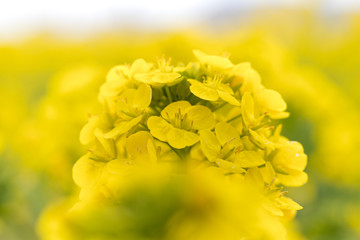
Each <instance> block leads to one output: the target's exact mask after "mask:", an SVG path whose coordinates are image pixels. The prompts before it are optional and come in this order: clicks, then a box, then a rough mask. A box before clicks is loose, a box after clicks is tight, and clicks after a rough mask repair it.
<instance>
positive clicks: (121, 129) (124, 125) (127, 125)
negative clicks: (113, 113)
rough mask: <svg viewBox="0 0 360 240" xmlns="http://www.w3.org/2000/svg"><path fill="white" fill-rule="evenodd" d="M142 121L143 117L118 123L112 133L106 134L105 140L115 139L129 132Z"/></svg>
mask: <svg viewBox="0 0 360 240" xmlns="http://www.w3.org/2000/svg"><path fill="white" fill-rule="evenodd" d="M141 119H142V115H140V116H138V117H136V118H134V119H132V120H130V121H122V122H120V123H118V124H117V125H116V126H115V127H114V128H113V129H112V130H111V131H109V132H107V133H105V134H104V137H105V138H115V137H117V136H119V135H121V134H124V133H126V132H128V131H129V130H130V129H131V128H132V127H134V126H135V125H137V124H138V123H139V122H140V121H141Z"/></svg>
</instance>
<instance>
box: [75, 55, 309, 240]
mask: <svg viewBox="0 0 360 240" xmlns="http://www.w3.org/2000/svg"><path fill="white" fill-rule="evenodd" d="M194 54H195V56H196V57H197V59H198V62H194V63H189V64H188V65H186V67H181V66H184V65H178V66H179V67H174V66H171V65H170V61H165V60H164V58H163V59H160V60H159V61H158V67H157V68H154V67H153V66H154V65H153V64H151V63H146V62H145V61H144V60H141V59H140V60H137V61H135V62H134V63H133V64H132V65H131V66H126V65H120V66H117V67H116V68H115V69H112V70H110V73H109V74H108V79H107V82H106V83H105V84H104V85H103V87H102V88H101V91H100V96H102V97H100V100H101V102H102V104H103V105H104V110H103V113H101V114H100V115H93V116H91V117H90V119H89V122H88V123H87V124H86V125H85V126H84V127H83V129H82V131H81V133H80V141H81V142H82V144H84V145H85V146H86V148H87V149H88V152H87V153H86V154H85V155H84V156H83V157H81V158H80V159H79V160H78V162H77V163H76V164H75V166H74V168H73V178H74V181H75V182H76V184H77V185H78V186H80V187H81V193H80V202H79V203H78V204H76V205H75V206H74V207H73V209H72V212H74V213H75V212H77V213H76V214H80V215H81V217H80V218H78V217H75V220H74V219H73V220H71V221H77V220H76V219H78V220H79V219H81V221H85V222H86V221H90V223H91V224H92V223H94V222H93V220H91V219H96V216H99V217H100V218H102V217H104V221H105V222H106V221H107V220H106V219H110V220H109V221H112V220H115V219H118V220H119V221H123V219H122V218H123V217H125V215H122V214H123V213H124V212H118V210H114V213H112V214H111V215H106V214H105V215H102V214H103V213H105V212H106V211H107V210H106V209H112V207H113V206H116V208H117V207H121V209H123V208H125V209H126V208H128V207H129V206H124V205H122V204H124V197H125V198H126V196H130V195H131V196H133V195H132V194H133V193H135V192H136V191H137V190H136V189H137V187H135V185H136V186H145V185H147V183H145V182H147V181H148V182H149V184H150V185H151V186H150V185H149V190H147V191H153V193H151V196H152V197H155V198H156V199H157V200H156V202H157V201H160V202H161V201H168V200H169V199H168V200H166V199H163V200H162V196H164V195H163V194H162V190H161V189H163V188H165V189H168V188H169V186H170V188H171V189H173V190H172V191H173V194H175V195H174V196H176V197H174V196H172V197H171V199H172V200H171V201H170V200H169V201H170V202H169V203H168V204H170V205H167V206H172V207H170V208H164V209H162V210H161V211H165V212H166V211H168V212H166V214H165V213H164V214H165V215H164V216H163V217H164V218H162V223H161V224H160V227H161V229H162V230H161V232H162V234H161V236H158V235H156V236H157V237H159V238H160V239H219V238H220V236H222V237H221V238H222V239H234V237H235V236H237V237H239V236H240V237H241V238H244V239H248V238H249V239H264V238H265V239H285V228H284V227H283V223H282V222H283V221H285V220H288V219H289V218H291V217H293V216H294V214H295V213H296V211H297V210H299V209H301V206H300V205H299V204H297V203H296V202H294V201H293V200H291V199H290V198H288V197H286V196H284V195H285V193H286V191H284V190H283V188H284V186H300V185H302V184H304V183H305V182H306V180H307V176H306V174H305V173H304V172H303V171H304V168H305V166H306V162H307V159H306V155H305V154H304V153H303V149H302V146H301V145H300V144H299V143H297V142H290V141H289V140H287V139H285V138H284V137H282V136H281V135H280V133H281V127H277V128H276V126H275V125H274V124H273V121H272V120H273V119H278V118H284V117H287V116H288V114H287V113H286V112H285V110H286V103H285V102H284V100H283V99H282V97H281V95H280V94H279V93H278V92H276V91H274V90H271V89H266V88H265V87H264V86H263V85H262V84H261V82H260V77H259V76H258V74H257V73H256V71H255V70H253V69H252V68H251V66H250V64H248V63H241V64H238V65H234V64H232V63H231V61H230V60H229V59H228V58H227V57H221V56H212V55H207V54H205V53H202V52H200V51H198V50H195V51H194ZM202 80H203V82H201V81H202ZM109 82H114V83H111V84H109ZM115 82H116V83H115ZM112 84H114V85H112ZM305 176H306V177H305ZM144 181H145V182H144ZM174 181H175V182H174ZM197 182H202V183H203V184H200V185H199V184H198V183H197ZM139 184H140V185H139ZM144 184H145V185H144ZM164 184H165V185H164ZM167 184H169V185H167ZM156 186H158V187H156ZM215 186H216V187H215ZM221 186H222V187H223V188H224V189H221V188H222V187H221ZM134 187H135V190H134V189H133V188H134ZM141 188H142V187H141ZM186 189H188V190H186ZM134 191H135V192H134ZM188 191H190V192H188ZM237 191H238V193H239V194H238V193H235V192H237ZM200 193H203V194H200ZM240 193H241V194H240ZM129 194H130V195H129ZM139 194H143V192H141V191H140V192H139ZM144 194H145V193H144ZM146 194H147V193H146ZM146 194H145V195H146ZM159 194H160V195H159ZM145 195H144V196H145ZM181 196H182V197H181ZM184 196H185V198H183V197H184ZM243 196H247V197H246V198H244V197H243ZM165 197H169V196H165ZM152 199H153V198H152ZM174 199H178V200H177V201H175V200H174ZM151 201H153V200H151ZM94 202H95V205H96V204H97V203H99V204H100V205H101V207H100V208H97V207H96V209H97V210H95V211H90V212H91V213H89V214H85V215H84V213H85V212H86V211H89V209H92V208H93V209H95V208H94ZM111 203H113V204H111ZM109 204H110V205H109ZM114 204H115V205H114ZM119 204H120V205H119ZM164 204H165V202H164ZM171 204H174V205H171ZM242 204H243V205H242ZM137 207H140V205H139V206H137ZM149 207H150V206H149ZM234 209H235V210H237V211H234ZM98 210H99V211H98ZM133 210H135V212H136V215H134V216H136V217H135V219H137V217H138V216H141V214H142V213H139V212H138V210H137V209H134V208H133ZM104 211H105V212H104ZM122 211H123V210H122ZM126 211H128V210H126ZM126 211H125V212H126ZM131 211H132V210H131ZM195 213H196V214H195ZM76 214H75V215H76ZM113 214H115V215H113ZM222 214H225V215H226V218H227V219H228V220H226V225H223V224H221V222H222V221H223V220H225V219H222V217H221V216H222ZM156 217H157V215H151V216H150V217H147V218H145V219H143V220H142V221H145V222H142V223H140V222H137V221H134V222H133V224H134V225H133V227H139V226H141V224H144V223H145V224H151V222H153V221H155V220H154V219H155V218H156ZM111 219H112V220H111ZM118 220H116V221H118ZM111 224H113V223H111ZM75 225H76V224H75ZM80 225H81V226H82V227H81V228H80V229H81V230H79V231H80V234H85V235H84V236H86V234H88V232H87V231H89V229H88V228H87V227H85V226H84V225H82V224H80ZM80 225H79V226H80ZM95 225H96V227H97V229H98V230H99V231H100V233H99V234H100V235H101V234H102V233H101V232H102V231H103V234H105V235H106V234H108V233H109V232H108V230H110V232H112V230H111V229H109V228H107V227H106V226H105V225H104V226H103V225H102V224H100V225H97V224H95ZM95 225H94V226H95ZM124 226H125V225H124ZM215 226H217V228H216V227H215ZM241 226H247V227H241ZM82 231H83V232H82ZM129 231H130V232H129ZM114 234H115V236H117V237H124V236H126V237H129V236H131V237H133V238H134V239H138V237H139V236H137V237H134V236H135V235H136V234H138V233H135V232H131V228H130V229H128V228H123V229H120V230H119V231H117V232H116V233H114ZM132 234H135V235H132ZM148 234H149V235H145V237H150V238H151V236H152V235H151V234H150V233H148ZM226 234H227V235H226ZM215 236H216V237H215ZM152 237H154V236H152ZM109 239H112V238H109Z"/></svg>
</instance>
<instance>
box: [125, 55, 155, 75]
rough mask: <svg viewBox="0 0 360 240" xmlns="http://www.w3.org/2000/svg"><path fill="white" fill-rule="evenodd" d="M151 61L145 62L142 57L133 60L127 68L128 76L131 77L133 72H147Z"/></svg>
mask: <svg viewBox="0 0 360 240" xmlns="http://www.w3.org/2000/svg"><path fill="white" fill-rule="evenodd" d="M152 66H153V65H152V64H151V63H147V62H146V61H145V60H144V59H142V58H140V59H137V60H135V61H134V62H133V64H132V65H131V68H130V70H129V77H130V78H132V77H134V76H135V74H138V73H145V72H148V71H149V70H150V69H151V68H152Z"/></svg>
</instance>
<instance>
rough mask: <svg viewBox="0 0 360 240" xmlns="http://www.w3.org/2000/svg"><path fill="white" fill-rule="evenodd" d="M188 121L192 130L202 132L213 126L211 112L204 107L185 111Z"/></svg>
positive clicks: (198, 106)
mask: <svg viewBox="0 0 360 240" xmlns="http://www.w3.org/2000/svg"><path fill="white" fill-rule="evenodd" d="M186 113H187V117H188V120H189V121H192V129H196V130H202V129H209V128H212V127H213V126H214V123H215V119H214V116H213V114H212V112H211V110H210V109H209V108H207V107H205V106H200V105H196V106H192V107H190V108H188V109H187V111H186Z"/></svg>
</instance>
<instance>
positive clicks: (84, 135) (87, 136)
mask: <svg viewBox="0 0 360 240" xmlns="http://www.w3.org/2000/svg"><path fill="white" fill-rule="evenodd" d="M98 122H99V117H98V116H92V117H91V118H90V119H89V122H88V123H87V124H85V126H84V127H83V128H82V129H81V131H80V142H81V144H83V145H87V144H89V143H90V142H92V141H94V140H95V135H94V130H95V128H97V127H98Z"/></svg>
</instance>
